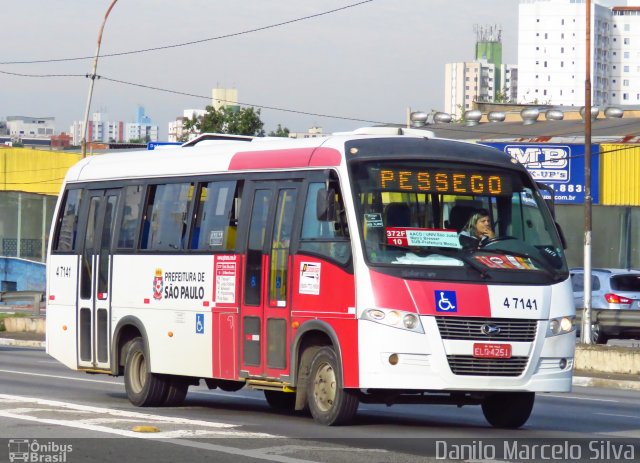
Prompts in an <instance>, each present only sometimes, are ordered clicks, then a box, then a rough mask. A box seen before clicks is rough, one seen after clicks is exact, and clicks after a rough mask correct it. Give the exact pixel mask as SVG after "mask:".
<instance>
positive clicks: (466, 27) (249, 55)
mask: <svg viewBox="0 0 640 463" xmlns="http://www.w3.org/2000/svg"><path fill="white" fill-rule="evenodd" d="M110 3H111V0H55V1H51V0H28V1H25V0H3V2H2V6H3V21H2V27H0V43H2V47H1V50H2V51H1V52H0V62H2V63H9V62H15V61H33V60H58V59H65V58H79V57H89V58H88V59H86V58H85V59H79V60H69V61H59V62H49V63H34V64H0V118H6V117H7V116H17V115H20V116H38V117H45V116H52V117H55V118H56V129H57V131H68V130H69V126H70V124H71V123H72V122H73V121H74V120H82V119H83V117H84V108H85V105H86V101H87V93H88V87H89V81H88V80H87V79H86V78H85V77H84V75H85V74H87V73H90V71H91V65H92V58H91V57H92V56H93V55H94V53H95V49H96V39H97V36H98V31H99V28H100V24H101V22H102V19H103V17H104V14H105V12H106V10H107V7H108V6H109V4H110ZM356 3H358V0H323V1H319V0H304V1H301V0H268V1H267V0H243V1H237V0H181V1H175V0H171V1H169V0H118V2H117V3H116V5H115V7H114V9H113V11H112V12H111V14H110V16H109V18H108V21H107V24H106V28H105V31H104V36H103V41H102V48H101V55H107V54H110V53H120V52H128V51H134V50H140V49H148V48H155V47H161V46H169V45H175V44H180V43H185V42H191V41H199V40H203V39H209V38H213V37H219V36H223V35H227V34H238V33H242V32H245V31H249V30H252V29H257V28H263V27H265V26H270V25H273V24H277V23H282V22H286V21H291V20H294V19H298V18H302V17H305V16H310V15H315V14H319V13H322V12H326V11H329V10H332V9H337V8H341V7H345V6H348V5H353V4H356ZM517 21H518V1H517V0H373V1H371V2H367V3H363V4H361V5H359V6H354V7H352V8H347V9H344V10H341V11H338V12H335V13H332V14H327V15H322V16H319V17H315V18H311V19H308V20H304V21H298V22H294V23H291V24H285V25H282V26H279V27H274V28H269V29H266V30H261V31H257V32H251V33H246V34H240V35H235V36H232V37H229V38H221V39H218V40H210V41H205V42H202V43H199V44H194V45H189V46H182V47H175V48H170V49H165V50H160V51H151V52H145V53H136V54H129V55H124V56H115V57H108V56H102V57H101V58H100V60H99V63H98V74H99V75H101V76H104V77H106V78H109V79H115V80H120V81H126V82H130V83H133V84H139V85H145V86H150V87H157V88H162V89H168V90H172V91H177V92H183V93H188V94H192V95H195V96H185V95H176V94H170V93H165V92H160V91H156V90H151V89H147V88H141V87H137V86H132V85H125V84H121V83H116V82H113V81H108V80H105V79H102V80H98V81H96V85H95V89H94V94H93V103H92V106H91V109H92V112H95V111H103V112H106V113H107V114H108V115H109V119H110V120H124V121H133V120H134V119H135V114H136V107H137V105H142V106H144V107H145V109H146V113H147V115H148V116H150V117H151V118H152V119H153V121H154V123H155V124H157V125H159V126H160V133H161V138H163V139H165V138H166V133H167V123H168V122H169V121H170V120H174V119H175V118H176V117H177V116H180V115H182V111H183V109H191V108H204V107H205V106H206V105H207V104H210V101H211V100H210V97H211V89H212V88H214V87H235V88H237V89H238V93H239V100H240V102H241V103H246V104H249V105H253V106H269V107H277V108H283V109H288V110H292V111H299V112H303V113H314V114H321V115H327V116H334V117H323V116H319V115H305V114H298V113H294V112H286V111H278V110H275V109H266V108H265V109H262V114H261V117H262V120H263V121H264V123H265V129H266V130H267V131H270V130H274V129H275V128H276V126H277V124H282V125H283V126H286V127H288V128H289V129H290V130H291V131H306V130H307V129H308V128H309V127H311V126H314V125H317V126H320V127H323V128H324V130H325V132H332V131H340V130H350V129H353V128H355V127H359V126H363V125H367V123H366V122H357V121H349V120H343V119H340V118H339V117H344V118H354V119H362V120H369V121H377V122H403V121H404V119H405V117H406V111H407V108H408V107H410V108H411V109H413V110H418V109H419V110H424V111H430V110H432V109H435V110H442V109H443V107H444V67H445V63H447V62H455V61H465V60H472V59H473V58H474V44H475V33H474V25H479V26H488V25H499V26H500V27H501V28H502V40H503V62H505V63H513V64H516V63H517V56H516V55H517ZM1 72H12V73H18V74H31V75H52V74H70V75H80V76H81V77H73V76H70V77H23V76H14V75H8V74H4V73H1ZM198 96H199V97H198Z"/></svg>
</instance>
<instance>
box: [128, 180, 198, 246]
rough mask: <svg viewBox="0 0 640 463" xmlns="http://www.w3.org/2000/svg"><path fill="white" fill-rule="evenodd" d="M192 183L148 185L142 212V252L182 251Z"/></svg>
mask: <svg viewBox="0 0 640 463" xmlns="http://www.w3.org/2000/svg"><path fill="white" fill-rule="evenodd" d="M193 187H194V184H193V183H169V184H164V185H150V186H149V193H148V196H147V204H146V207H145V213H144V222H143V230H142V243H141V246H140V247H141V249H148V250H153V251H175V250H179V249H184V248H185V246H184V245H185V243H184V241H185V238H186V233H187V220H186V219H187V213H188V210H189V199H190V193H191V192H192V191H193Z"/></svg>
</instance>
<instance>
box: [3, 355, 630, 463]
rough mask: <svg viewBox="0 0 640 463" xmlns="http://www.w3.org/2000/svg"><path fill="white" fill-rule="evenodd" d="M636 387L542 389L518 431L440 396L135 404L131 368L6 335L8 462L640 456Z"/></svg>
mask: <svg viewBox="0 0 640 463" xmlns="http://www.w3.org/2000/svg"><path fill="white" fill-rule="evenodd" d="M638 395H639V393H638V392H637V391H624V390H617V389H594V388H581V387H576V388H574V391H573V392H572V393H568V394H538V396H537V398H536V405H535V407H534V410H533V414H532V416H531V418H530V419H529V421H528V422H527V424H526V425H525V426H524V427H523V428H522V429H520V430H515V431H505V430H500V429H494V428H492V427H490V426H489V425H488V424H487V423H486V421H485V420H484V417H483V416H482V412H481V410H480V408H479V407H472V406H469V407H463V408H460V409H459V408H456V407H453V406H434V405H420V406H415V405H411V406H409V405H407V406H403V405H398V406H393V407H385V406H378V405H365V404H362V405H361V407H360V410H359V413H358V416H357V418H356V421H355V422H354V424H353V425H351V426H344V427H323V426H320V425H318V424H316V423H314V421H313V420H312V419H311V418H310V417H308V416H305V415H302V414H294V413H282V412H276V411H273V410H272V409H270V408H269V406H268V405H267V403H266V401H265V400H264V398H263V395H262V393H261V392H260V391H252V390H241V391H239V392H236V393H225V392H221V391H218V390H213V391H209V390H208V389H206V387H203V386H200V387H193V386H192V387H191V389H190V392H189V395H188V397H187V400H186V402H185V404H184V406H182V407H176V408H136V407H134V406H132V405H131V404H130V403H129V402H128V400H127V399H126V396H125V393H124V386H123V384H122V378H111V377H108V376H103V375H88V374H85V373H78V372H74V371H71V370H69V369H67V368H66V367H64V366H63V365H61V364H59V363H58V362H57V361H55V360H53V359H52V358H50V357H48V356H47V355H46V354H45V352H44V351H43V350H40V349H30V348H15V347H2V346H0V462H3V461H9V457H11V456H13V457H14V458H16V457H19V455H21V454H20V452H21V451H23V450H24V449H25V448H27V447H28V448H29V450H28V451H29V452H31V453H33V454H35V455H36V458H40V460H39V461H64V462H87V461H95V462H106V461H108V462H111V461H114V462H115V461H122V462H123V463H124V462H129V461H133V459H134V458H135V461H140V462H147V461H148V462H154V463H160V462H190V461H205V460H207V461H215V462H216V463H217V462H227V461H229V462H230V461H233V462H236V463H238V462H245V461H246V462H256V461H278V462H291V463H303V462H332V463H333V462H336V463H341V462H345V463H346V462H349V463H377V462H414V461H415V462H424V461H471V460H502V461H543V460H546V461H548V460H547V459H546V458H543V457H545V456H548V455H545V454H543V453H544V451H545V448H546V449H547V450H548V451H551V448H550V447H549V445H558V446H560V447H557V448H556V450H557V451H558V452H559V453H558V456H560V457H563V458H562V460H564V461H566V460H575V461H578V459H577V458H574V457H577V456H579V457H581V458H582V461H594V460H597V461H616V460H617V461H624V460H628V461H637V460H638V459H640V407H638V403H639V401H638ZM140 426H142V428H138V427H140ZM141 430H142V431H155V432H139V431H141ZM34 441H35V442H36V443H35V444H34ZM462 445H466V446H467V447H462ZM505 445H507V449H508V452H511V453H509V454H508V455H507V456H508V457H509V458H506V459H505V458H501V457H503V456H504V455H501V454H500V451H501V450H502V451H503V450H504V449H505ZM545 445H546V446H547V447H541V446H545ZM629 445H631V446H635V447H629ZM67 446H71V447H67ZM516 446H518V447H516ZM536 446H537V447H536ZM520 447H522V449H521V448H520ZM460 449H461V450H460ZM492 449H493V450H492ZM496 449H497V452H498V453H497V454H495V452H496ZM465 451H466V453H465ZM492 451H493V452H494V454H492ZM519 451H520V452H519ZM10 452H12V453H10ZM521 452H524V453H521ZM536 452H538V453H537V454H536ZM541 452H542V453H541ZM625 452H626V453H625ZM532 454H533V455H532ZM37 455H40V457H37ZM56 455H57V456H58V458H59V459H58V460H52V458H53V457H54V456H56ZM427 455H430V456H431V457H427ZM536 455H537V456H538V457H540V458H539V459H535V458H531V457H535V456H536ZM63 457H64V460H63V459H62V458H63ZM434 457H438V458H434ZM491 457H493V458H491ZM627 457H629V458H627ZM31 458H33V457H31ZM514 458H515V459H514Z"/></svg>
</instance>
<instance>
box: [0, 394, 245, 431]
mask: <svg viewBox="0 0 640 463" xmlns="http://www.w3.org/2000/svg"><path fill="white" fill-rule="evenodd" d="M0 400H4V401H5V403H6V402H14V403H18V404H25V403H32V404H36V405H40V406H42V405H47V406H50V407H58V408H62V409H66V410H75V411H79V412H92V413H102V414H105V415H109V416H117V417H124V418H135V419H138V420H152V421H156V422H166V423H172V424H189V425H195V426H206V427H211V428H233V427H236V425H234V424H227V423H217V422H212V421H202V420H191V419H187V418H178V417H174V416H163V415H152V414H149V413H140V412H133V411H127V410H116V409H112V408H103V407H93V406H90V405H80V404H74V403H69V402H60V401H57V400H49V399H40V398H35V397H24V396H17V395H9V394H0Z"/></svg>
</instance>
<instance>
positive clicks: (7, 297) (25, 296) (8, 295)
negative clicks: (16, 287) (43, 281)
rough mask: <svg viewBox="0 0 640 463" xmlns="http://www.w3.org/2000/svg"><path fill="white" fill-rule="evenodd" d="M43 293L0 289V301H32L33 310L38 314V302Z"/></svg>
mask: <svg viewBox="0 0 640 463" xmlns="http://www.w3.org/2000/svg"><path fill="white" fill-rule="evenodd" d="M43 296H44V293H43V292H42V291H0V302H20V301H29V302H31V303H33V312H34V314H35V315H40V303H41V302H42V297H43Z"/></svg>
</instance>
